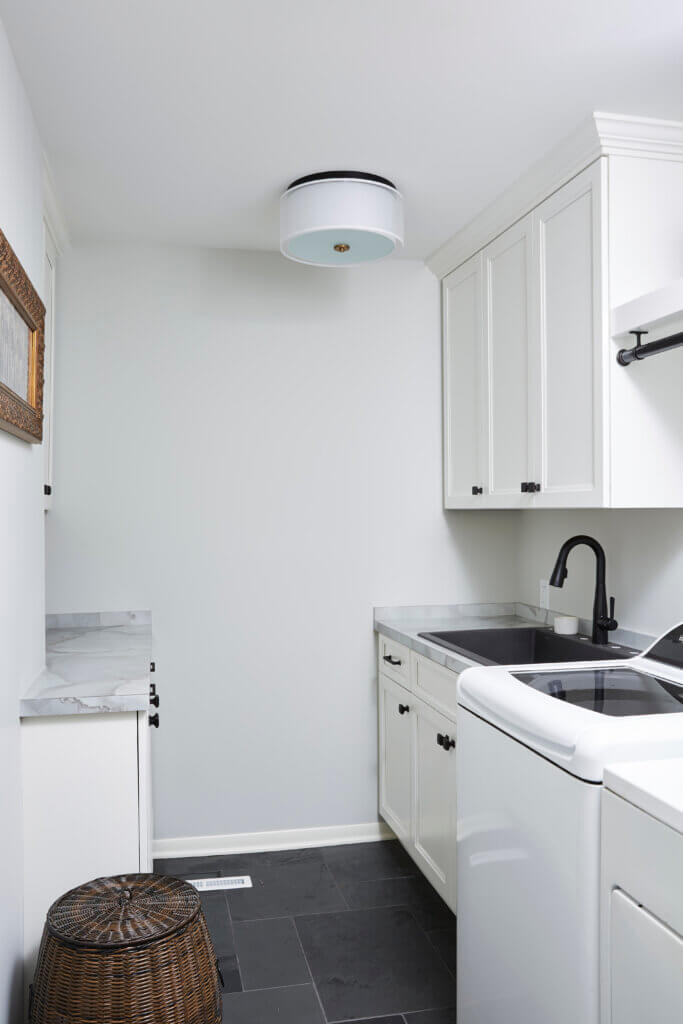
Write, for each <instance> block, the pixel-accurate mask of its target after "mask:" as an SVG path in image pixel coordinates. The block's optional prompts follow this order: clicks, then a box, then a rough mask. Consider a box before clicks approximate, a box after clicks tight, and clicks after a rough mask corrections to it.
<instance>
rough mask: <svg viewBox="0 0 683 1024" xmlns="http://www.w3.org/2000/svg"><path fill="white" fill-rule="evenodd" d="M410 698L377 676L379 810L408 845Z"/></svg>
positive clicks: (412, 711)
mask: <svg viewBox="0 0 683 1024" xmlns="http://www.w3.org/2000/svg"><path fill="white" fill-rule="evenodd" d="M413 718H414V708H413V698H412V694H411V693H410V691H409V690H406V689H404V688H403V687H402V686H399V685H398V683H395V682H394V681H393V679H389V677H388V676H385V675H380V677H379V807H380V812H381V814H382V817H383V818H384V819H385V821H386V822H387V824H389V825H390V826H391V828H392V829H393V830H394V832H395V833H396V835H397V836H399V838H400V839H402V840H404V842H406V843H410V839H411V833H412V799H413V792H412V790H413V786H412V782H413Z"/></svg>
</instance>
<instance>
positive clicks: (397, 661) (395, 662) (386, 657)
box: [382, 654, 403, 665]
mask: <svg viewBox="0 0 683 1024" xmlns="http://www.w3.org/2000/svg"><path fill="white" fill-rule="evenodd" d="M382 661H386V662H387V663H388V664H389V665H402V664H403V662H402V661H401V659H400V658H392V656H391V655H390V654H385V655H384V657H383V658H382Z"/></svg>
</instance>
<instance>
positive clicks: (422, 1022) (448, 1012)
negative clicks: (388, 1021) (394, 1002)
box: [405, 1006, 456, 1024]
mask: <svg viewBox="0 0 683 1024" xmlns="http://www.w3.org/2000/svg"><path fill="white" fill-rule="evenodd" d="M405 1021H406V1024H456V1020H455V1007H454V1006H451V1007H449V1008H448V1009H444V1010H423V1011H422V1012H421V1013H407V1014H406V1015H405Z"/></svg>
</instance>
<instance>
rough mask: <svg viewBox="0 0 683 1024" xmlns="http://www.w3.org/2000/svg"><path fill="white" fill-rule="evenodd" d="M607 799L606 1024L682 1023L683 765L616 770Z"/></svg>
mask: <svg viewBox="0 0 683 1024" xmlns="http://www.w3.org/2000/svg"><path fill="white" fill-rule="evenodd" d="M602 800H603V808H602V810H603V813H602V893H601V972H600V973H601V989H602V1024H680V1022H681V1021H682V1020H683V758H677V759H675V760H661V761H644V762H632V763H627V764H617V765H611V766H610V767H609V768H607V769H606V770H605V779H604V789H603V794H602Z"/></svg>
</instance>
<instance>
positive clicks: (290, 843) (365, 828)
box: [152, 821, 395, 859]
mask: <svg viewBox="0 0 683 1024" xmlns="http://www.w3.org/2000/svg"><path fill="white" fill-rule="evenodd" d="M394 838H395V836H394V833H393V832H392V830H391V829H390V828H389V826H388V825H386V824H385V823H384V822H383V821H368V822H366V823H364V824H362V825H324V826H322V827H320V828H292V829H280V830H278V831H275V832H238V833H236V834H234V835H227V836H178V837H176V838H175V839H155V840H154V841H153V843H152V853H153V856H154V857H155V859H162V858H164V857H210V856H212V855H213V856H215V855H216V854H223V855H226V854H230V853H260V852H261V851H263V850H300V849H303V848H304V847H308V846H341V845H342V844H345V843H374V842H378V841H379V840H382V839H394Z"/></svg>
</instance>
